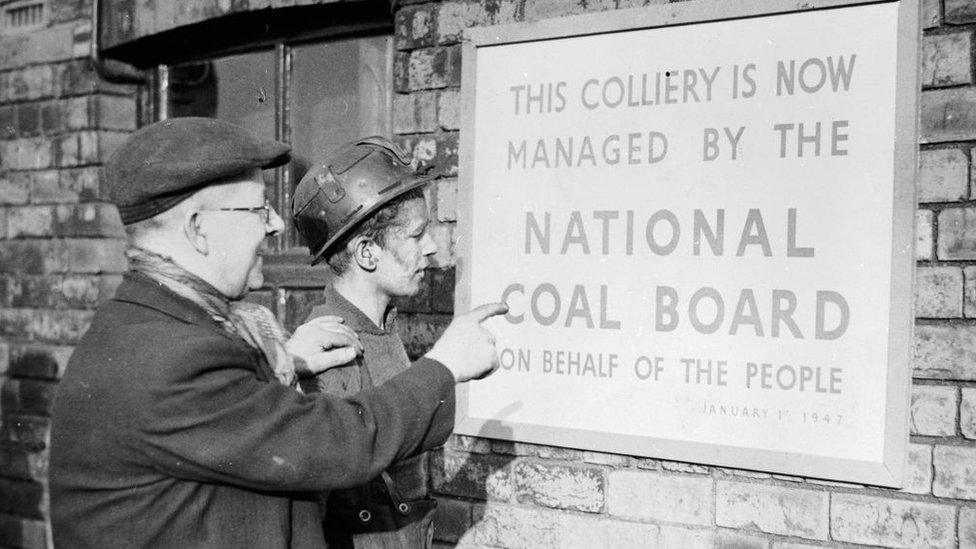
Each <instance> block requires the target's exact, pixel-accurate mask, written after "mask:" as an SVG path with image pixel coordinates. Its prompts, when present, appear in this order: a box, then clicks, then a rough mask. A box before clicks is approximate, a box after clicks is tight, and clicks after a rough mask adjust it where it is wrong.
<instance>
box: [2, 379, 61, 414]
mask: <svg viewBox="0 0 976 549" xmlns="http://www.w3.org/2000/svg"><path fill="white" fill-rule="evenodd" d="M56 390H57V383H53V382H51V381H46V380H36V379H8V380H6V381H5V382H4V384H3V388H2V394H3V399H2V402H0V405H2V408H3V410H5V411H6V412H15V413H23V414H30V415H35V416H47V415H48V414H49V413H50V411H51V405H52V404H53V403H54V394H55V391H56ZM4 415H7V414H4Z"/></svg>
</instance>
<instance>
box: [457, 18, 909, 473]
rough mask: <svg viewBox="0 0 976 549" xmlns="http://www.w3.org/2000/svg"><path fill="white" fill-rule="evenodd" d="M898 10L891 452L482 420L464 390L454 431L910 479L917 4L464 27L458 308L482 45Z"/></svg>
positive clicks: (888, 414) (464, 299)
mask: <svg viewBox="0 0 976 549" xmlns="http://www.w3.org/2000/svg"><path fill="white" fill-rule="evenodd" d="M890 3H896V4H898V28H897V34H898V36H897V52H896V56H897V57H896V74H895V82H896V88H895V110H894V116H895V143H894V172H893V174H894V179H895V180H894V189H893V193H892V194H893V197H892V198H893V201H894V203H893V210H892V234H891V237H892V244H893V245H892V252H891V295H890V313H889V319H888V328H889V331H888V369H887V380H886V382H887V383H886V386H885V390H886V399H885V402H886V405H885V420H884V435H883V439H884V451H883V459H882V461H880V462H875V461H861V460H851V459H841V458H828V457H820V456H810V455H806V454H797V453H787V452H776V451H770V450H760V449H755V448H747V447H734V446H726V445H720V444H708V443H699V442H688V441H678V440H672V439H660V438H653V437H643V436H631V435H621V434H616V433H607V432H602V431H589V430H582V429H565V428H557V427H547V426H541V425H536V424H525V423H513V422H504V423H503V422H502V421H501V420H496V419H491V420H483V419H478V418H473V417H470V416H469V415H468V413H467V412H468V388H467V386H466V385H465V384H462V385H460V386H458V390H457V409H456V418H455V419H456V426H455V433H457V434H463V435H472V436H480V437H486V438H494V439H501V440H508V441H516V442H529V443H535V444H543V445H548V446H561V447H571V448H582V449H586V450H595V451H604V452H611V453H618V454H624V455H639V456H647V457H652V458H660V459H667V460H675V461H684V462H691V463H702V464H708V465H717V466H726V467H735V468H740V469H751V470H758V471H766V472H774V473H785V474H790V475H797V476H802V477H814V478H824V479H830V480H840V481H849V482H857V483H863V484H872V485H880V486H889V487H900V486H902V484H903V481H904V474H905V460H906V456H907V448H908V419H909V416H908V414H909V405H910V403H909V401H910V397H911V372H912V341H913V328H914V318H913V306H912V302H913V300H912V296H913V295H914V293H913V287H914V275H915V251H914V245H915V208H916V200H915V174H916V170H917V163H916V157H917V154H918V137H917V136H918V101H919V92H918V89H919V88H918V86H919V81H918V78H919V77H918V73H919V40H920V38H919V37H920V35H921V30H920V27H919V9H920V1H919V0H791V1H788V2H781V1H778V0H741V1H736V2H734V3H730V2H729V1H728V0H693V1H689V2H681V3H677V4H665V5H659V6H648V7H641V8H633V9H626V10H618V11H612V12H603V13H595V14H585V15H576V16H569V17H559V18H555V19H547V20H542V21H535V22H529V23H517V24H510V25H499V26H492V27H475V28H470V29H467V30H465V32H464V36H463V42H462V46H461V47H462V57H461V59H462V65H461V136H460V145H459V159H458V160H459V168H460V171H459V179H458V181H459V184H458V201H457V211H458V226H457V230H458V235H457V236H458V257H457V271H458V276H457V288H456V291H455V311H467V310H469V309H470V308H471V305H472V304H471V303H470V288H471V272H470V269H468V268H467V265H468V264H469V259H470V254H471V247H472V230H471V229H472V223H473V214H474V204H473V182H474V171H473V169H474V166H473V163H474V145H475V143H474V128H475V100H474V92H475V90H476V88H477V81H476V75H477V61H478V50H479V49H480V48H485V47H492V46H499V45H506V44H514V43H520V42H534V41H543V40H551V39H557V38H568V37H575V36H588V35H594V34H604V33H615V32H625V31H633V30H643V29H652V28H661V27H670V26H677V25H689V24H696V23H706V22H717V21H726V20H732V19H744V18H752V17H765V16H770V15H783V14H790V13H797V12H804V11H815V10H823V9H845V8H852V7H857V6H865V5H874V4H890ZM581 29H585V30H581Z"/></svg>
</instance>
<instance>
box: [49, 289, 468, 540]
mask: <svg viewBox="0 0 976 549" xmlns="http://www.w3.org/2000/svg"><path fill="white" fill-rule="evenodd" d="M453 426H454V378H453V376H452V374H451V373H450V371H449V370H448V369H447V368H445V367H444V366H443V365H442V364H440V363H437V362H435V361H432V360H428V359H421V360H419V361H418V362H417V363H415V364H414V366H413V367H411V368H409V369H407V371H405V372H403V373H402V374H400V375H399V376H397V378H396V379H394V380H392V381H391V382H390V383H387V384H384V385H383V386H380V387H376V388H373V389H370V390H368V391H365V392H363V393H361V394H359V395H357V396H355V397H351V398H347V399H340V398H336V397H329V396H323V395H302V394H299V393H298V392H296V391H295V390H293V389H290V388H288V387H284V386H282V385H280V384H279V383H278V382H277V381H276V380H275V377H274V375H273V372H272V371H271V370H270V369H269V368H268V367H267V366H266V365H265V364H264V361H263V360H262V358H261V357H260V355H259V353H258V352H257V351H255V350H254V349H252V348H251V347H249V346H248V345H247V344H245V343H244V342H243V340H241V339H239V338H237V337H236V336H233V335H231V334H229V333H227V332H226V331H225V330H223V329H222V328H221V327H220V326H219V325H218V324H216V323H215V322H214V321H213V320H212V319H211V318H210V317H209V316H208V315H207V314H206V313H205V312H204V311H203V310H202V309H200V308H199V307H198V306H197V305H195V304H193V303H191V302H190V301H188V300H186V299H184V298H182V297H180V296H177V295H176V294H174V293H172V292H171V291H169V290H168V289H166V288H164V287H162V286H161V285H159V284H157V283H156V282H154V281H152V280H151V279H149V278H147V277H145V276H143V275H140V274H133V273H130V274H127V275H126V276H125V280H124V281H123V283H122V284H121V285H120V286H119V289H118V291H117V293H116V296H115V298H114V299H112V300H111V301H109V302H107V303H106V304H104V305H103V306H102V307H101V308H100V309H99V311H98V313H97V314H96V315H95V319H94V321H93V323H92V326H91V328H90V329H89V330H88V332H87V333H86V334H85V336H84V338H83V339H82V340H81V343H80V344H79V345H78V347H77V349H76V350H75V352H74V354H73V356H72V357H71V361H70V362H69V364H68V367H67V370H66V373H65V376H64V379H63V380H62V381H61V384H60V387H59V390H58V396H57V400H56V403H55V406H54V412H53V418H52V431H51V454H50V460H51V461H50V471H49V478H50V491H51V521H52V528H53V533H54V542H55V545H56V546H57V547H59V548H75V547H98V548H103V547H146V546H153V547H262V548H275V547H289V546H292V547H299V546H312V547H314V546H318V545H320V544H321V543H322V539H323V538H322V532H321V525H320V523H319V520H318V513H317V512H316V509H315V506H314V504H313V503H311V500H310V499H309V498H310V497H311V496H308V495H306V493H307V492H311V491H319V490H328V489H332V488H341V487H350V486H356V485H360V484H363V483H365V482H366V481H368V480H369V479H371V478H374V477H376V476H377V475H379V474H380V472H381V471H383V470H384V469H385V468H386V467H388V466H389V465H390V463H392V462H393V461H395V460H401V459H403V458H404V457H407V456H410V455H413V454H416V453H418V452H421V451H424V450H427V449H430V448H432V447H434V446H437V445H439V444H441V443H443V442H444V441H445V440H446V438H447V436H448V435H449V434H450V432H451V430H452V429H453Z"/></svg>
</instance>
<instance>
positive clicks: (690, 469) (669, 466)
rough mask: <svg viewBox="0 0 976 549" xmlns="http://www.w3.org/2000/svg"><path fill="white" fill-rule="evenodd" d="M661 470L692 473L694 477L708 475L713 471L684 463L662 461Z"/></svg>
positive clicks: (702, 466)
mask: <svg viewBox="0 0 976 549" xmlns="http://www.w3.org/2000/svg"><path fill="white" fill-rule="evenodd" d="M661 468H662V469H664V470H665V471H673V472H675V473H690V474H693V475H707V474H709V473H710V472H711V470H710V469H709V468H708V467H706V466H704V465H696V464H694V463H685V462H683V461H668V460H661Z"/></svg>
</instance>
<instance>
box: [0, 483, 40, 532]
mask: <svg viewBox="0 0 976 549" xmlns="http://www.w3.org/2000/svg"><path fill="white" fill-rule="evenodd" d="M0 513H7V514H15V515H18V516H20V517H26V518H31V519H44V517H45V516H46V514H47V501H46V498H45V494H44V486H43V485H41V484H39V483H36V482H26V481H22V480H11V479H5V478H0ZM41 547H43V546H41Z"/></svg>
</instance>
